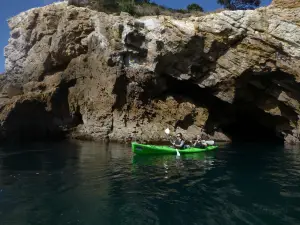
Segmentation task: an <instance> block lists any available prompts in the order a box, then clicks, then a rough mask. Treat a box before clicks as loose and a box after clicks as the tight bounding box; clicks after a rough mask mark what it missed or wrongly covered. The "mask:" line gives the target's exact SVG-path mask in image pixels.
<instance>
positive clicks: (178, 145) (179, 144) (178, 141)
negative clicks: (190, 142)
mask: <svg viewBox="0 0 300 225" xmlns="http://www.w3.org/2000/svg"><path fill="white" fill-rule="evenodd" d="M172 147H173V148H176V149H184V148H185V140H184V139H183V137H182V133H178V134H177V135H176V140H175V141H174V142H173V143H172Z"/></svg>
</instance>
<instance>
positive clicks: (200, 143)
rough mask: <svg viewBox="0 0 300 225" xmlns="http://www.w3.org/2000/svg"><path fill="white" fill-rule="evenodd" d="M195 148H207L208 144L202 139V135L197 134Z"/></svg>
mask: <svg viewBox="0 0 300 225" xmlns="http://www.w3.org/2000/svg"><path fill="white" fill-rule="evenodd" d="M193 146H194V147H195V148H206V147H207V144H206V142H205V141H204V140H201V135H197V138H196V140H195V141H194V143H193Z"/></svg>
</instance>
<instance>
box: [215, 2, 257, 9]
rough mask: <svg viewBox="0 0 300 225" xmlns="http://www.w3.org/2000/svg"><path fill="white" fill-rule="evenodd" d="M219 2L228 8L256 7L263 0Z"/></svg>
mask: <svg viewBox="0 0 300 225" xmlns="http://www.w3.org/2000/svg"><path fill="white" fill-rule="evenodd" d="M218 3H219V4H221V5H223V6H224V7H225V8H227V9H231V10H238V9H254V8H256V7H258V6H259V5H260V3H261V0H218Z"/></svg>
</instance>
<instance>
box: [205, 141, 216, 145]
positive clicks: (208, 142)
mask: <svg viewBox="0 0 300 225" xmlns="http://www.w3.org/2000/svg"><path fill="white" fill-rule="evenodd" d="M205 143H206V144H208V145H214V144H215V142H214V141H205Z"/></svg>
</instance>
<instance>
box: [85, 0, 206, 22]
mask: <svg viewBox="0 0 300 225" xmlns="http://www.w3.org/2000/svg"><path fill="white" fill-rule="evenodd" d="M192 5H193V4H192ZM195 5H196V4H195ZM195 5H193V6H192V8H191V9H192V10H185V9H171V8H167V7H164V6H162V5H158V4H156V3H155V2H150V1H149V0H89V7H90V8H92V9H96V10H98V11H105V12H128V13H130V14H131V15H134V16H155V15H166V16H174V17H179V18H181V17H188V16H191V15H195V14H196V15H198V16H200V15H202V13H201V12H202V10H201V9H202V8H201V7H200V6H199V5H198V6H199V7H197V6H195Z"/></svg>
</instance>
